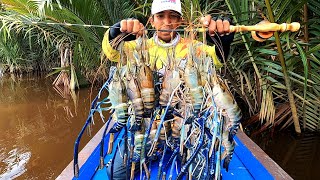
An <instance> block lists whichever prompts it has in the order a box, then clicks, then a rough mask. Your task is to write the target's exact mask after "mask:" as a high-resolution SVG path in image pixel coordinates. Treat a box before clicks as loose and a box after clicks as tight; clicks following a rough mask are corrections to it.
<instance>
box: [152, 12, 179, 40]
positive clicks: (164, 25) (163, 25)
mask: <svg viewBox="0 0 320 180" xmlns="http://www.w3.org/2000/svg"><path fill="white" fill-rule="evenodd" d="M180 23H181V16H180V14H179V13H177V12H175V11H171V10H165V11H161V12H159V13H157V14H155V15H154V16H153V18H151V24H152V26H153V27H154V28H155V29H157V30H173V29H176V28H177V27H179V26H180ZM157 34H158V37H159V38H160V39H161V40H163V41H165V42H170V41H171V39H172V38H174V37H175V35H176V32H163V31H158V32H157Z"/></svg>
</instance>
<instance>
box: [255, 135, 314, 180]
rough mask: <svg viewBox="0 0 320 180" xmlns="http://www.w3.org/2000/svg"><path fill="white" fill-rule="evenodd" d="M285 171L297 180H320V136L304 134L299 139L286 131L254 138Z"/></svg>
mask: <svg viewBox="0 0 320 180" xmlns="http://www.w3.org/2000/svg"><path fill="white" fill-rule="evenodd" d="M252 139H253V140H254V141H255V142H256V143H257V144H258V145H259V146H260V147H261V149H263V150H264V151H265V152H266V153H267V154H268V155H269V156H270V157H271V158H272V159H273V160H274V161H275V162H276V163H277V164H278V165H279V166H280V167H282V169H283V170H285V171H286V172H287V173H288V174H289V175H290V176H291V177H292V178H293V179H296V180H316V179H320V172H319V168H320V153H319V152H320V135H319V134H318V133H311V132H304V133H303V134H302V135H301V136H300V137H297V136H296V134H295V133H294V130H285V131H281V132H277V133H275V134H274V135H273V136H271V135H270V134H263V135H260V136H256V137H252Z"/></svg>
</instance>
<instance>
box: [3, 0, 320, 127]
mask: <svg viewBox="0 0 320 180" xmlns="http://www.w3.org/2000/svg"><path fill="white" fill-rule="evenodd" d="M1 2H2V4H1V10H0V11H1V13H0V19H1V24H0V25H1V35H0V36H1V37H0V63H2V64H4V65H5V66H6V67H8V69H9V70H10V71H11V72H14V71H23V70H26V69H29V70H30V71H32V70H42V71H48V70H51V68H53V67H56V66H59V57H60V56H59V53H60V52H61V48H63V47H65V46H66V45H68V46H70V47H71V49H72V52H73V58H72V64H73V65H74V67H76V70H77V72H78V73H79V72H81V74H83V75H84V76H85V77H86V78H87V79H89V80H91V81H92V79H93V77H96V75H97V73H96V72H97V69H99V71H98V74H99V76H98V77H101V79H105V78H106V77H107V72H108V65H106V64H105V63H106V62H108V61H106V59H105V57H104V56H103V55H102V53H101V41H102V38H103V35H104V32H105V29H102V28H88V27H81V26H77V27H74V26H57V25H50V24H32V23H30V22H31V21H37V22H49V23H50V22H55V23H64V22H67V23H72V24H98V25H99V24H104V25H112V24H114V23H115V22H117V21H119V20H121V19H124V18H127V17H136V18H138V19H140V21H142V22H144V23H146V22H147V20H148V15H149V12H150V4H151V2H152V1H151V0H118V1H113V0H81V1H72V0H31V1H30V0H2V1H1ZM183 3H184V5H183V11H184V12H183V13H184V17H185V19H186V21H188V22H193V20H195V19H196V18H197V17H199V16H202V15H203V14H212V15H213V16H221V15H223V16H229V17H232V19H233V22H234V24H241V25H253V24H256V23H258V22H260V21H261V20H269V21H274V22H276V23H290V22H294V21H296V22H300V23H301V25H302V27H301V30H300V31H298V32H295V33H292V32H284V33H281V34H278V33H275V36H274V37H272V38H270V39H268V40H267V41H265V42H263V43H260V42H256V41H254V40H253V39H252V38H251V35H250V33H237V34H236V35H235V40H234V43H233V45H232V52H231V55H230V56H229V58H228V60H227V61H226V62H225V68H224V69H223V70H222V75H223V76H224V78H226V79H228V80H229V83H230V87H231V89H232V90H233V91H234V93H235V94H236V97H237V101H238V102H239V103H240V104H241V106H242V107H244V108H243V109H242V111H243V112H244V114H245V117H246V118H245V120H244V121H243V123H244V125H248V124H252V123H255V122H260V125H261V126H260V127H261V128H260V130H258V131H257V132H255V133H259V132H261V131H264V130H266V129H269V128H274V127H276V126H279V127H280V128H281V129H282V128H286V127H289V126H290V125H292V124H293V123H294V121H297V120H298V121H299V123H297V122H296V123H295V129H296V131H297V132H300V130H299V128H300V126H301V127H302V129H308V130H312V131H320V118H319V117H320V68H319V67H320V60H319V59H320V38H319V37H320V13H319V12H320V3H319V1H317V0H265V1H262V0H261V1H256V0H237V1H233V0H217V1H209V0H185V1H183ZM277 44H278V46H277ZM279 45H280V46H279ZM99 67H100V68H99ZM59 70H60V71H61V70H62V69H59V68H56V71H57V72H58V71H59ZM74 73H75V72H74ZM295 109H296V110H297V111H295Z"/></svg>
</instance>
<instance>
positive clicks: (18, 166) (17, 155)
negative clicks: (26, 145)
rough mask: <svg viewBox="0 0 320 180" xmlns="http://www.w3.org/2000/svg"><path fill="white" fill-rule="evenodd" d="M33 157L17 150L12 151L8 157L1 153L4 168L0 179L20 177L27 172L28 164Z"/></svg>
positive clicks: (29, 153)
mask: <svg viewBox="0 0 320 180" xmlns="http://www.w3.org/2000/svg"><path fill="white" fill-rule="evenodd" d="M30 157H31V152H24V151H23V150H18V149H17V148H15V149H12V150H11V151H9V153H8V154H7V155H6V154H4V152H2V153H1V158H0V160H1V162H2V163H3V165H2V166H4V168H3V169H1V170H0V172H1V175H0V179H14V178H17V177H19V176H20V175H21V174H23V173H24V172H25V171H26V168H25V166H26V164H27V163H28V161H29V159H30Z"/></svg>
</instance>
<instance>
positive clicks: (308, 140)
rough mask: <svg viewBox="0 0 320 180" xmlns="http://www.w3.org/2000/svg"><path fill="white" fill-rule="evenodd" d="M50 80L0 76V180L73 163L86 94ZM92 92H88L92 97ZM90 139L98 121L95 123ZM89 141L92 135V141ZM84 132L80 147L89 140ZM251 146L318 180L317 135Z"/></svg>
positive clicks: (52, 171) (52, 174)
mask: <svg viewBox="0 0 320 180" xmlns="http://www.w3.org/2000/svg"><path fill="white" fill-rule="evenodd" d="M52 81H53V79H48V78H43V77H42V78H35V77H22V78H17V77H6V76H5V77H2V78H1V77H0V179H31V180H33V179H40V180H43V179H55V178H56V177H57V176H58V175H59V174H60V173H61V171H62V170H63V169H64V168H65V167H66V166H67V165H68V163H69V162H70V161H71V160H72V158H73V145H74V141H75V139H76V137H77V136H78V133H79V132H80V130H81V128H82V126H83V124H84V123H85V120H86V118H87V115H88V112H89V107H90V104H91V99H90V92H91V91H90V89H89V88H82V89H81V90H80V91H78V93H77V94H76V97H77V98H76V99H77V101H76V102H75V101H74V100H73V99H72V98H70V97H69V98H63V97H61V96H60V95H59V93H58V92H57V91H55V90H54V89H53V88H52V85H51V83H52ZM97 92H98V91H97V90H94V91H93V92H92V98H93V97H94V96H96V94H97ZM95 119H96V121H95V125H94V126H93V131H92V134H95V133H96V132H97V131H98V130H99V129H100V127H101V126H102V122H101V121H100V120H99V118H95ZM91 137H92V136H91ZM91 137H90V136H89V135H87V134H86V133H85V134H84V136H83V139H82V141H81V143H80V148H82V147H83V146H84V145H85V144H86V143H87V142H88V140H89V139H90V138H91ZM254 140H255V142H256V143H257V144H258V145H259V146H260V147H261V148H262V149H263V150H264V151H265V152H266V153H267V154H268V155H269V156H270V157H271V158H272V159H274V160H275V161H276V162H277V163H278V164H279V165H280V166H281V167H282V168H283V169H284V170H285V171H286V172H287V173H288V174H289V175H290V176H291V177H293V178H294V179H320V173H319V172H318V171H319V170H318V169H319V167H320V153H319V152H320V136H319V135H317V134H311V133H306V134H304V135H303V136H301V137H300V138H296V137H294V136H292V135H290V133H287V132H284V133H280V134H276V135H274V136H273V138H271V137H270V136H264V137H259V138H257V137H256V138H255V139H254Z"/></svg>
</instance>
